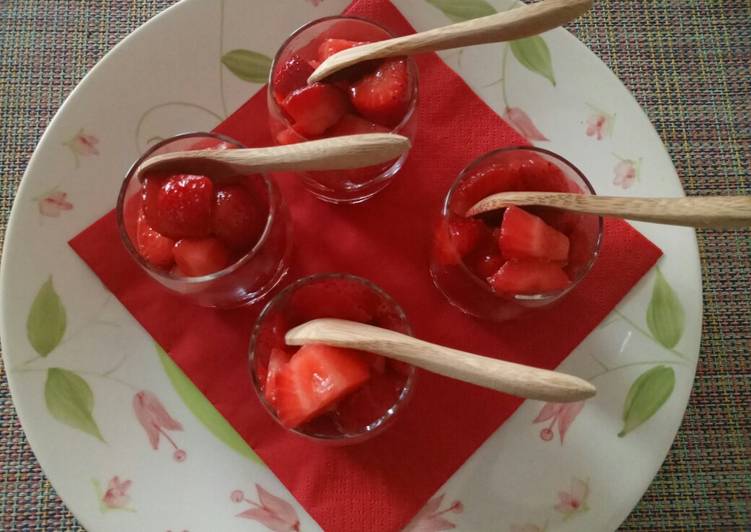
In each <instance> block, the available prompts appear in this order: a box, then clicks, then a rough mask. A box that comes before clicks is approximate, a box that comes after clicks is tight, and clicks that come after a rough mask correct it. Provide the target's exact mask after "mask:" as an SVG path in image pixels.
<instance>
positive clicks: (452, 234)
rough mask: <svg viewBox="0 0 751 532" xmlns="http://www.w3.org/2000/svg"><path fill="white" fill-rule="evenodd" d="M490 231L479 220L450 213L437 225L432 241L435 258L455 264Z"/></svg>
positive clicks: (443, 262) (446, 263) (442, 262)
mask: <svg viewBox="0 0 751 532" xmlns="http://www.w3.org/2000/svg"><path fill="white" fill-rule="evenodd" d="M485 233H488V234H489V233H490V231H489V230H488V228H487V227H486V226H485V224H484V223H482V222H481V221H480V220H475V219H474V218H464V217H463V216H453V215H450V216H449V218H448V219H444V220H442V221H441V223H440V224H439V226H438V229H437V231H436V237H435V242H434V249H435V253H436V258H437V259H438V261H439V262H440V263H441V264H444V265H450V264H457V263H458V262H459V261H460V260H461V257H464V256H465V255H467V254H468V253H470V252H471V251H472V250H474V249H475V247H476V246H477V245H478V243H479V242H480V241H481V240H482V238H483V236H485Z"/></svg>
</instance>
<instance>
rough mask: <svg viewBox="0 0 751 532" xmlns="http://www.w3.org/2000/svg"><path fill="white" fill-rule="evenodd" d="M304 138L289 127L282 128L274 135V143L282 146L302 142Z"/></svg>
mask: <svg viewBox="0 0 751 532" xmlns="http://www.w3.org/2000/svg"><path fill="white" fill-rule="evenodd" d="M304 140H305V139H304V138H303V137H301V136H300V134H299V133H298V132H297V131H295V130H294V129H292V128H291V127H288V128H287V129H283V130H282V131H280V132H279V133H277V135H276V143H277V144H281V145H282V146H286V145H287V144H297V143H298V142H302V141H304Z"/></svg>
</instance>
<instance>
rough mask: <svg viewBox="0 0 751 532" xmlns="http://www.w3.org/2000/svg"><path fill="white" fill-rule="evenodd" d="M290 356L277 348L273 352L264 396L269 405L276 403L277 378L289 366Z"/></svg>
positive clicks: (267, 372)
mask: <svg viewBox="0 0 751 532" xmlns="http://www.w3.org/2000/svg"><path fill="white" fill-rule="evenodd" d="M289 359H290V356H289V353H287V352H286V351H285V350H284V349H279V348H278V347H275V348H274V349H272V350H271V356H270V357H269V365H268V367H267V371H266V381H265V382H264V386H263V396H264V397H265V398H266V401H268V402H269V404H272V405H273V404H275V403H276V376H277V375H278V374H279V372H280V371H281V370H282V369H283V368H284V366H286V365H287V362H289Z"/></svg>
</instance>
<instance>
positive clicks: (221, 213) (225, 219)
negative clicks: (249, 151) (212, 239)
mask: <svg viewBox="0 0 751 532" xmlns="http://www.w3.org/2000/svg"><path fill="white" fill-rule="evenodd" d="M211 225H212V228H213V230H214V235H215V236H217V237H219V238H220V239H221V240H222V241H223V242H224V243H225V244H227V245H228V246H229V247H230V248H232V249H234V250H237V251H247V250H249V249H250V248H252V247H253V245H254V244H255V243H256V242H257V241H258V237H259V236H260V235H261V233H262V232H263V228H264V226H265V225H266V216H265V213H264V212H262V211H261V209H260V208H259V205H258V204H257V202H256V200H255V198H254V197H253V195H252V194H251V193H250V192H249V191H248V189H247V188H245V187H244V186H242V185H225V186H222V187H219V188H218V189H217V191H216V195H215V196H214V212H213V217H212V220H211Z"/></svg>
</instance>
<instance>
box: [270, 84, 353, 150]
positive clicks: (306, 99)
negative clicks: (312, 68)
mask: <svg viewBox="0 0 751 532" xmlns="http://www.w3.org/2000/svg"><path fill="white" fill-rule="evenodd" d="M282 108H283V109H284V111H285V112H286V113H287V114H288V115H289V116H290V117H291V118H292V120H293V121H294V125H293V127H294V129H295V131H297V132H298V133H300V134H301V135H304V136H306V137H315V136H318V135H320V134H321V133H323V132H324V131H326V130H327V129H328V128H330V127H331V126H333V125H334V124H336V123H337V122H338V121H339V119H340V118H341V117H342V116H343V115H344V113H346V112H347V110H348V109H349V101H348V100H347V96H346V95H345V94H344V93H343V92H342V91H341V90H339V89H337V88H336V87H334V86H332V85H327V84H325V83H314V84H313V85H308V86H306V87H303V88H302V89H298V90H296V91H294V92H292V93H291V94H290V95H289V96H287V98H286V99H285V100H284V103H283V104H282Z"/></svg>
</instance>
